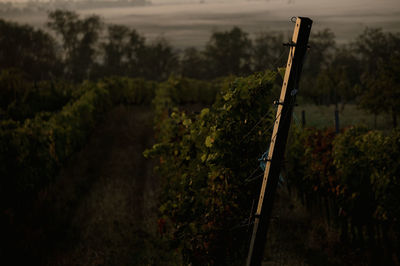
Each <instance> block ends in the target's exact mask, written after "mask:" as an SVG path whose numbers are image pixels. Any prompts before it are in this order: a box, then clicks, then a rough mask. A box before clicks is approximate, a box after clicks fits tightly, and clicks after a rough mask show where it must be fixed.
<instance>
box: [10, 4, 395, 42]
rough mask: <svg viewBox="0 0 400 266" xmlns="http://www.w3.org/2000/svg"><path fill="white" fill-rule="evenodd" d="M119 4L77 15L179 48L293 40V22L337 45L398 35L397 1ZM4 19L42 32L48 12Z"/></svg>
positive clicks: (95, 8)
mask: <svg viewBox="0 0 400 266" xmlns="http://www.w3.org/2000/svg"><path fill="white" fill-rule="evenodd" d="M3 2H4V1H3ZM104 2H106V1H102V2H101V3H104ZM140 2H145V1H140ZM118 3H119V4H118ZM118 3H116V4H115V5H116V6H115V7H113V6H111V5H108V6H107V7H105V6H104V5H100V3H99V4H98V5H99V7H97V6H96V4H94V2H91V5H90V8H77V9H76V11H77V12H78V13H80V14H82V15H90V14H98V15H100V16H101V17H102V18H103V19H104V20H105V22H106V23H114V24H124V25H128V26H130V27H133V28H135V29H137V30H138V31H139V32H140V33H141V34H143V35H145V36H146V37H147V38H149V39H154V38H157V37H158V36H163V37H165V38H166V39H168V40H169V41H170V43H171V44H172V45H174V46H175V47H178V48H184V47H187V46H197V47H202V46H203V45H204V44H205V43H206V42H207V40H208V39H209V36H210V35H211V33H212V32H213V31H220V30H226V29H230V28H232V27H233V26H239V27H241V28H242V29H243V30H245V31H247V32H249V33H250V34H257V33H260V32H264V31H285V32H288V35H289V34H290V32H291V31H292V30H293V26H292V24H291V23H290V18H291V17H293V16H308V17H310V18H312V19H313V20H314V25H313V30H314V31H317V30H319V29H323V28H327V27H328V28H331V29H332V31H333V32H335V34H336V41H337V42H338V43H345V42H347V41H349V40H352V39H354V37H355V36H356V35H358V34H360V33H361V32H362V30H363V29H364V28H365V27H379V28H382V29H383V30H384V31H392V32H398V31H400V2H399V1H398V0H336V1H330V0H320V1H315V0H247V1H245V0H229V1H228V0H219V1H210V0H186V1H183V0H152V1H151V2H150V1H147V2H146V3H147V4H143V5H130V6H121V2H118ZM49 6H50V5H49ZM110 6H111V7H110ZM2 17H3V18H5V19H9V20H13V21H17V22H23V23H28V24H32V25H34V26H37V27H43V25H44V23H45V21H46V19H47V16H46V13H45V12H44V11H42V12H36V13H29V14H25V15H24V14H23V13H21V14H20V15H11V14H10V15H7V14H3V16H2Z"/></svg>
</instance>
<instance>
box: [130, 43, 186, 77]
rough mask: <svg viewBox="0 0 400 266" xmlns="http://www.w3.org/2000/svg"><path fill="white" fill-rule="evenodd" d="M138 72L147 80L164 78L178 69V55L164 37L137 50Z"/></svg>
mask: <svg viewBox="0 0 400 266" xmlns="http://www.w3.org/2000/svg"><path fill="white" fill-rule="evenodd" d="M137 57H138V58H137V63H138V69H137V70H138V72H139V73H138V74H139V76H140V77H144V78H146V79H149V80H158V81H162V80H166V79H167V78H168V77H169V76H170V75H171V74H172V73H174V72H175V71H176V70H177V69H178V63H179V61H178V56H177V54H176V52H175V51H174V50H173V48H172V46H171V45H170V44H169V43H168V42H167V40H165V39H164V38H159V39H157V40H155V41H154V42H153V43H151V44H150V45H147V46H143V47H140V49H138V50H137Z"/></svg>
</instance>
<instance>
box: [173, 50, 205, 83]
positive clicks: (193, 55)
mask: <svg viewBox="0 0 400 266" xmlns="http://www.w3.org/2000/svg"><path fill="white" fill-rule="evenodd" d="M208 68H209V66H208V64H207V61H206V58H205V56H204V53H203V52H201V51H199V50H197V49H196V48H194V47H190V48H187V49H185V50H184V51H183V56H182V58H181V74H182V75H183V76H185V77H188V78H195V79H208V78H210V77H211V76H212V73H210V71H209V70H208Z"/></svg>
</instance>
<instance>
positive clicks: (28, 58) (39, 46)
mask: <svg viewBox="0 0 400 266" xmlns="http://www.w3.org/2000/svg"><path fill="white" fill-rule="evenodd" d="M0 67H1V68H2V69H6V68H16V69H19V70H21V71H23V72H24V73H25V74H26V75H27V77H28V78H30V79H32V80H43V79H49V78H52V77H54V76H57V75H58V74H59V72H60V71H59V70H60V68H59V58H58V56H57V53H56V43H55V41H54V39H53V38H52V37H51V36H50V35H48V34H47V33H45V32H43V31H41V30H36V29H34V28H32V27H30V26H27V25H23V26H22V25H18V24H16V23H11V22H6V21H4V20H0Z"/></svg>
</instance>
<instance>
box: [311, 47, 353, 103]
mask: <svg viewBox="0 0 400 266" xmlns="http://www.w3.org/2000/svg"><path fill="white" fill-rule="evenodd" d="M360 74H361V69H360V64H359V62H358V60H357V58H356V56H355V55H354V54H353V53H352V51H351V50H350V49H348V48H346V47H342V48H341V49H338V50H337V51H336V52H335V54H334V55H333V57H332V59H331V63H330V64H329V65H328V66H327V67H325V68H323V69H322V70H320V72H319V73H318V76H317V78H316V84H315V85H316V88H318V89H319V90H316V91H318V92H319V94H317V95H314V96H315V97H319V100H318V101H319V102H320V103H321V102H322V103H325V104H334V105H335V108H336V110H338V109H339V108H338V105H339V104H340V103H341V105H342V106H341V110H343V109H344V106H345V104H346V103H348V102H351V101H354V100H355V99H356V96H357V94H356V91H357V88H358V87H359V84H360V78H359V77H360Z"/></svg>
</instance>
